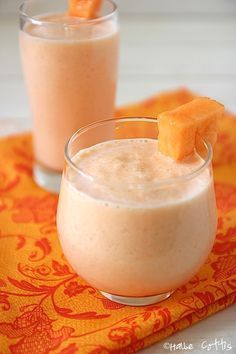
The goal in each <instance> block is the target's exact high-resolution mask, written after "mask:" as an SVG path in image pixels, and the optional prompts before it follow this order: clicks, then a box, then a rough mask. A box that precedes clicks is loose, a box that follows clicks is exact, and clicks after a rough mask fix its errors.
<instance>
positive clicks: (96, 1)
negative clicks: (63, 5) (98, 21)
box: [69, 0, 102, 19]
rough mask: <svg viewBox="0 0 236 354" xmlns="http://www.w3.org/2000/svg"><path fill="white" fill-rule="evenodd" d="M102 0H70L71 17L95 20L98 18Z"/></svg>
mask: <svg viewBox="0 0 236 354" xmlns="http://www.w3.org/2000/svg"><path fill="white" fill-rule="evenodd" d="M101 3H102V0H69V16H74V17H80V18H85V19H93V18H96V17H97V14H98V11H99V9H100V6H101Z"/></svg>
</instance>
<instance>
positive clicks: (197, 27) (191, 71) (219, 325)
mask: <svg viewBox="0 0 236 354" xmlns="http://www.w3.org/2000/svg"><path fill="white" fill-rule="evenodd" d="M1 1H2V0H0V5H1ZM222 2H223V1H222ZM2 3H3V1H2ZM218 3H219V0H218ZM226 3H228V2H226ZM17 26H18V21H17V16H16V15H15V14H11V13H9V14H3V13H2V12H1V13H0V48H1V55H0V135H1V134H8V133H11V132H13V131H22V130H24V129H26V128H29V127H30V119H29V116H30V113H29V108H28V103H27V98H26V93H25V88H24V84H23V80H22V74H21V69H20V60H19V53H18V38H17ZM121 28H122V31H121V33H122V35H121V65H120V79H119V86H118V104H123V103H128V102H131V101H136V100H139V99H142V98H144V97H148V96H149V95H152V94H155V93H157V92H160V91H163V90H166V89H173V88H177V87H179V86H187V87H189V88H190V89H192V90H194V91H195V92H197V93H199V94H201V95H207V96H210V97H212V98H215V99H218V100H220V101H222V102H223V103H224V104H225V105H226V107H227V108H229V109H230V110H232V111H234V112H236V14H235V12H232V13H231V12H230V11H227V9H226V10H225V11H222V12H215V13H208V14H197V13H191V14H188V15H187V14H185V15H184V14H183V13H181V12H180V13H178V12H177V13H173V12H172V13H168V12H166V13H165V14H162V15H160V14H146V15H141V14H136V15H124V16H123V17H122V19H121ZM235 333H236V306H231V307H230V308H228V309H226V310H224V311H222V312H220V313H218V314H215V315H214V316H212V317H211V318H209V319H205V320H204V321H202V322H200V323H198V324H196V325H194V326H192V327H191V328H188V329H186V330H183V331H181V332H179V333H177V334H175V335H173V336H171V337H169V338H168V339H166V340H164V341H162V342H160V343H158V344H155V345H153V346H151V347H149V348H147V349H145V350H143V353H145V354H165V353H169V352H176V353H186V352H187V353H192V354H199V353H218V354H221V353H225V352H226V350H223V346H222V345H221V344H219V345H218V347H216V346H215V345H212V347H211V348H212V349H211V350H210V351H209V350H207V348H206V349H201V345H203V346H204V345H207V344H211V343H214V341H215V339H218V340H219V341H220V340H221V339H223V340H224V341H225V342H226V343H227V344H229V345H231V346H232V347H233V348H232V349H231V350H228V352H229V353H232V354H235V353H236V336H235ZM204 341H207V343H205V344H204V343H203V342H204ZM166 342H167V343H169V344H179V343H182V345H184V343H186V345H190V344H192V345H193V348H194V349H192V350H184V349H183V350H177V349H176V350H174V349H172V351H171V350H170V349H164V347H163V344H164V343H166ZM202 343H203V344H202ZM167 346H168V344H167ZM172 348H173V347H172ZM208 348H209V347H208Z"/></svg>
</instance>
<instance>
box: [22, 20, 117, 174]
mask: <svg viewBox="0 0 236 354" xmlns="http://www.w3.org/2000/svg"><path fill="white" fill-rule="evenodd" d="M40 21H43V23H44V24H43V25H40V26H39V25H37V24H27V25H25V27H24V28H23V29H22V30H21V32H20V48H21V56H22V63H23V70H24V77H25V81H26V86H27V90H28V94H29V99H30V104H31V109H32V115H33V143H34V153H35V159H36V161H37V162H38V163H39V164H40V165H42V166H44V167H46V168H49V169H52V170H56V171H61V170H62V168H63V164H64V156H63V150H64V146H65V143H66V141H67V140H68V139H69V137H70V136H71V135H72V133H73V132H74V131H75V130H77V129H78V128H79V127H81V126H84V125H87V124H89V123H92V122H93V121H96V120H102V119H106V118H110V117H112V115H113V111H114V101H115V91H116V78H117V58H118V29H117V25H116V24H114V23H113V21H111V20H110V21H106V22H98V23H96V22H95V23H93V22H92V21H91V23H89V21H88V24H86V23H84V21H83V20H81V21H80V22H78V21H76V20H74V22H73V20H72V19H70V18H69V16H66V15H54V16H47V17H45V16H44V17H40ZM63 23H64V24H65V25H64V27H63V26H62V25H61V24H63ZM58 24H60V26H58ZM66 26H67V27H66Z"/></svg>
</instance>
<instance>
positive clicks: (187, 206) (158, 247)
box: [57, 118, 217, 305]
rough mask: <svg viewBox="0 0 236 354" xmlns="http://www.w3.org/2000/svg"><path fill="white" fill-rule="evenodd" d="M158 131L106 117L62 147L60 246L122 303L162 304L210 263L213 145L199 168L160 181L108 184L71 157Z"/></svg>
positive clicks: (144, 122) (148, 124)
mask: <svg viewBox="0 0 236 354" xmlns="http://www.w3.org/2000/svg"><path fill="white" fill-rule="evenodd" d="M157 134H158V133H157V121H156V120H154V119H146V118H128V119H116V120H108V121H103V122H98V123H95V124H92V125H90V126H87V127H85V128H83V129H81V130H79V131H78V132H76V133H75V134H74V135H73V136H72V138H71V139H70V141H69V142H68V144H67V146H66V150H65V157H66V166H65V169H64V173H63V179H62V184H61V191H60V197H59V205H58V214H57V226H58V232H59V238H60V242H61V246H62V249H63V251H64V254H65V256H66V258H67V259H68V261H69V262H70V264H71V265H72V267H73V268H74V270H75V271H76V272H77V273H78V274H80V275H81V276H82V277H83V278H84V279H86V280H87V281H88V282H89V283H90V284H91V285H92V286H94V287H95V288H97V289H99V290H100V291H101V292H102V293H103V294H104V295H105V296H107V297H109V298H110V299H111V300H114V301H118V302H121V303H124V304H130V305H144V304H149V303H153V302H156V301H160V300H163V299H164V298H166V297H168V296H169V295H170V294H171V292H173V291H174V290H175V289H176V288H177V287H179V286H181V285H183V284H184V283H186V282H187V281H188V280H189V279H190V278H191V277H192V276H194V275H195V274H196V273H197V271H198V270H199V268H200V267H201V266H202V264H203V263H204V262H205V260H206V258H207V256H208V254H209V252H210V250H211V248H212V246H213V243H214V239H215V233H216V224H217V214H216V203H215V194H214V187H213V177H212V170H211V158H212V152H211V147H210V146H208V145H207V144H206V143H204V142H202V146H201V147H200V150H201V151H199V152H198V153H199V155H200V156H201V157H202V164H201V166H200V167H198V168H197V169H196V170H193V171H192V172H191V173H189V174H186V175H184V176H179V177H175V178H168V179H162V180H160V181H159V182H155V183H153V182H148V183H132V184H127V183H124V181H122V180H120V179H119V178H117V180H116V182H115V183H114V179H113V181H112V185H111V184H110V181H109V179H104V180H96V178H94V176H93V175H91V173H88V171H86V168H84V166H83V169H81V168H80V165H79V164H75V163H74V162H75V160H74V157H75V155H76V154H78V153H79V152H80V151H82V150H83V149H85V148H88V147H91V146H93V145H95V144H98V143H101V142H105V141H111V142H112V141H113V140H114V139H118V140H119V139H137V138H142V139H143V138H149V139H156V137H157ZM108 153H109V152H108ZM94 163H96V161H95V162H94ZM110 169H111V173H112V166H110ZM137 190H139V193H136V191H137ZM134 191H135V193H134ZM133 195H135V198H136V196H137V195H138V196H141V197H140V198H138V199H137V198H136V199H134V198H133Z"/></svg>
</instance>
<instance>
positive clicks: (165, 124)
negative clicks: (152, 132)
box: [158, 97, 224, 161]
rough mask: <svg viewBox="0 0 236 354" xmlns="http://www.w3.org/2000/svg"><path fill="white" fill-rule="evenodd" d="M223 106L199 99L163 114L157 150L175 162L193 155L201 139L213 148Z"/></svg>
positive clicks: (159, 124)
mask: <svg viewBox="0 0 236 354" xmlns="http://www.w3.org/2000/svg"><path fill="white" fill-rule="evenodd" d="M223 112H224V106H223V105H222V104H220V103H218V102H216V101H214V100H211V99H209V98H206V97H200V98H196V99H194V100H193V101H191V102H189V103H186V104H184V105H182V106H179V107H178V108H176V109H174V110H172V111H167V112H164V113H162V114H160V119H159V122H158V129H159V135H158V148H159V150H160V151H161V152H162V153H163V154H165V155H168V156H170V157H172V158H173V159H174V160H177V161H178V160H182V159H184V158H185V157H187V156H188V155H191V154H193V152H194V149H195V147H196V145H198V144H199V145H200V140H199V137H201V138H202V139H203V140H205V141H207V142H209V143H210V144H211V145H212V147H214V145H215V143H216V140H217V125H218V124H217V122H218V119H220V117H221V116H222V114H223Z"/></svg>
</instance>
